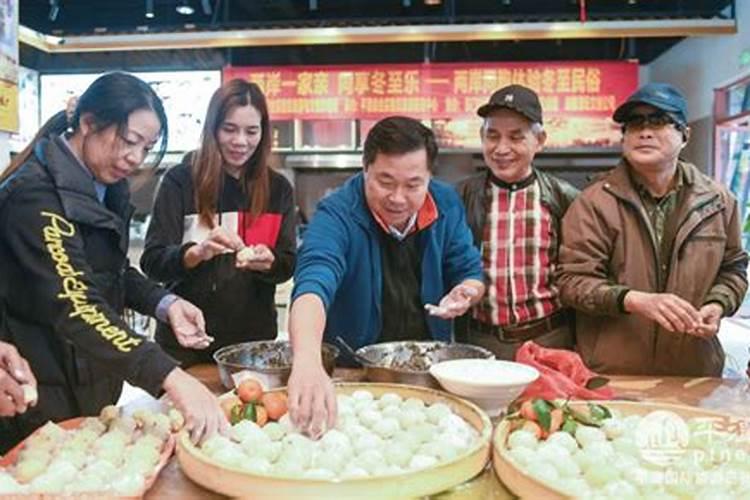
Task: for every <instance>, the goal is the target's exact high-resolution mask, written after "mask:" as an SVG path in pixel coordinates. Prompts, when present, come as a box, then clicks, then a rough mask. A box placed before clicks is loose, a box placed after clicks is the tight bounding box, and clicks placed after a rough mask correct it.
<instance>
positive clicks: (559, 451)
mask: <svg viewBox="0 0 750 500" xmlns="http://www.w3.org/2000/svg"><path fill="white" fill-rule="evenodd" d="M536 454H537V456H538V457H539V458H540V459H541V460H547V461H549V462H550V463H555V462H557V461H559V460H570V459H571V456H570V452H568V450H567V449H566V448H563V447H562V446H560V445H559V444H555V443H547V442H544V443H542V444H540V445H539V447H538V448H537V449H536Z"/></svg>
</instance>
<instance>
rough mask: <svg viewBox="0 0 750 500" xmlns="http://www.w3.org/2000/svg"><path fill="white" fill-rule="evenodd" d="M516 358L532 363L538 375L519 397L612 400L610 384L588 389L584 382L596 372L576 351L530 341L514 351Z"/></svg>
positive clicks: (530, 364)
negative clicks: (589, 367) (551, 347)
mask: <svg viewBox="0 0 750 500" xmlns="http://www.w3.org/2000/svg"><path fill="white" fill-rule="evenodd" d="M516 361H517V362H518V363H523V364H526V365H529V366H533V367H534V368H536V369H537V370H538V371H539V378H538V379H536V381H535V382H533V383H531V384H530V385H529V386H528V387H526V390H524V391H523V394H521V397H520V398H519V399H521V400H527V399H534V398H541V399H547V400H551V399H559V398H563V399H566V398H571V399H612V398H614V396H615V393H614V391H613V390H612V388H611V387H608V386H606V385H605V386H604V387H600V388H598V389H587V388H586V383H587V382H588V381H589V380H590V379H591V378H593V377H596V376H597V374H596V373H594V372H592V371H591V370H589V369H588V368H586V365H584V364H583V361H582V360H581V356H579V355H578V353H577V352H573V351H567V350H565V349H550V348H547V347H542V346H540V345H538V344H535V343H534V342H533V341H531V340H529V341H527V342H525V343H524V344H523V345H522V346H521V347H520V349H518V351H517V352H516Z"/></svg>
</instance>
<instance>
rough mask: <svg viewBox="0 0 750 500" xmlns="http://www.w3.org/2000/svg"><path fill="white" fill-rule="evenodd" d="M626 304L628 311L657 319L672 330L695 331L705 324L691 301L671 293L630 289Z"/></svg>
mask: <svg viewBox="0 0 750 500" xmlns="http://www.w3.org/2000/svg"><path fill="white" fill-rule="evenodd" d="M624 306H625V310H626V311H628V312H631V313H633V314H638V315H640V316H644V317H646V318H648V319H650V320H652V321H656V322H657V323H659V325H661V326H662V328H664V329H665V330H667V331H670V332H681V333H694V332H696V330H697V329H698V328H699V327H700V326H701V325H702V324H703V319H702V318H701V315H700V313H699V312H698V311H697V310H696V309H695V308H694V307H693V305H692V304H691V303H690V302H688V301H687V300H685V299H682V298H680V297H678V296H677V295H674V294H671V293H645V292H637V291H629V292H628V293H627V294H626V295H625V301H624Z"/></svg>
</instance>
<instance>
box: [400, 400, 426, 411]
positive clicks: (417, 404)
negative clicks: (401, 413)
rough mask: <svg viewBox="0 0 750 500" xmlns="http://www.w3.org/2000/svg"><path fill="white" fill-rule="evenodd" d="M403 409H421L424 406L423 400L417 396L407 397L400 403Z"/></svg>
mask: <svg viewBox="0 0 750 500" xmlns="http://www.w3.org/2000/svg"><path fill="white" fill-rule="evenodd" d="M401 407H402V408H403V409H404V410H416V411H423V410H424V408H425V404H424V401H422V400H421V399H418V398H409V399H407V400H406V401H404V402H403V403H402V404H401Z"/></svg>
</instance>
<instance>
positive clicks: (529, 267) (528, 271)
mask: <svg viewBox="0 0 750 500" xmlns="http://www.w3.org/2000/svg"><path fill="white" fill-rule="evenodd" d="M490 178H491V179H492V180H491V182H488V183H487V187H486V189H487V191H488V192H487V196H486V197H485V199H486V200H487V205H488V206H487V219H486V222H485V225H484V237H483V241H482V264H483V267H484V272H485V283H486V284H487V293H486V294H485V296H484V298H483V299H482V301H481V302H480V303H479V304H478V305H477V307H476V308H475V309H474V317H475V318H476V319H477V320H479V321H481V322H483V323H486V324H491V325H499V326H509V325H517V324H522V323H526V322H528V321H534V320H537V319H542V318H544V317H547V316H549V315H550V314H552V313H554V312H555V311H557V310H558V309H560V307H561V305H560V300H559V298H558V291H557V288H556V287H555V286H554V285H553V283H552V276H553V272H554V263H553V262H552V256H553V250H554V248H555V246H556V244H557V238H558V235H557V234H554V225H553V224H552V219H551V217H552V216H551V214H550V212H549V210H548V209H547V207H545V206H544V205H543V204H542V203H541V194H540V189H539V183H538V182H537V181H536V176H535V175H534V174H532V175H531V176H530V177H529V178H527V179H526V180H524V181H521V182H519V183H516V184H505V183H503V182H502V181H500V180H499V179H494V178H492V177H490Z"/></svg>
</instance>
